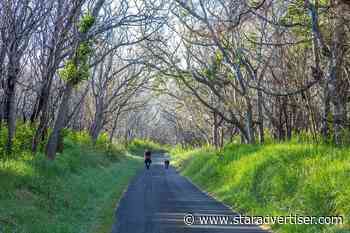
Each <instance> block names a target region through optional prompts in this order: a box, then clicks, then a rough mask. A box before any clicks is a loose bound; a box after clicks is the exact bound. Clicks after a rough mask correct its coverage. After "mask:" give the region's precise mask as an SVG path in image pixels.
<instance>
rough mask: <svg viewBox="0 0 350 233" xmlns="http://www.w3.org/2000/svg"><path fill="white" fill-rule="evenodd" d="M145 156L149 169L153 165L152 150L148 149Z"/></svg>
mask: <svg viewBox="0 0 350 233" xmlns="http://www.w3.org/2000/svg"><path fill="white" fill-rule="evenodd" d="M144 157H145V166H146V168H147V169H149V167H150V166H151V163H152V159H151V151H150V150H146V151H145V153H144Z"/></svg>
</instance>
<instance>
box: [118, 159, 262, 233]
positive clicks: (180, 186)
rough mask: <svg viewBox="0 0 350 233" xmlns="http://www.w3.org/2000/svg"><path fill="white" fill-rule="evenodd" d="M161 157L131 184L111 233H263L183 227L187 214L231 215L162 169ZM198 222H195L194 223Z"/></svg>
mask: <svg viewBox="0 0 350 233" xmlns="http://www.w3.org/2000/svg"><path fill="white" fill-rule="evenodd" d="M163 161H164V155H161V154H159V155H153V156H152V162H153V163H152V165H151V168H150V169H149V170H146V169H144V170H143V171H142V172H140V174H139V175H138V176H137V177H136V178H135V179H134V180H133V181H132V182H131V184H130V185H129V188H128V190H127V191H126V192H125V194H124V196H123V198H122V199H121V201H120V203H119V207H118V208H117V210H116V221H115V224H114V225H113V229H112V233H180V232H181V233H219V232H220V233H263V232H266V231H263V230H261V229H260V228H259V227H258V226H254V225H200V224H193V225H186V224H185V223H184V216H185V215H186V214H187V213H192V214H194V215H195V216H196V215H197V214H210V215H234V213H233V212H232V211H231V210H230V209H229V208H228V207H226V206H225V205H223V204H222V203H220V202H218V201H216V200H214V199H213V198H211V197H210V196H208V195H206V194H205V193H203V192H201V191H200V190H199V189H198V188H196V187H195V186H194V185H193V184H192V183H191V182H189V181H188V180H187V179H186V178H184V177H182V176H181V175H179V174H178V173H177V172H176V171H175V169H173V168H171V167H170V168H169V169H168V170H166V169H165V168H164V166H163ZM196 221H199V220H196Z"/></svg>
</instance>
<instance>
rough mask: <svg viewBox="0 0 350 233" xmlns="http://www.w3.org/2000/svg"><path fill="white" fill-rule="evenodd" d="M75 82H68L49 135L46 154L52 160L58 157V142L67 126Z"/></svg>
mask: <svg viewBox="0 0 350 233" xmlns="http://www.w3.org/2000/svg"><path fill="white" fill-rule="evenodd" d="M73 87H74V86H73V84H72V83H70V82H68V83H67V84H66V88H65V90H64V93H63V98H62V102H61V104H60V109H59V111H58V114H57V117H56V121H55V125H54V128H53V130H52V133H51V134H50V136H49V140H48V142H47V145H46V156H47V158H48V159H50V160H54V159H55V157H56V152H57V149H58V146H59V145H58V144H59V142H60V137H61V131H62V129H63V128H64V127H65V124H66V122H67V121H66V118H67V115H68V110H69V99H70V96H71V95H72V91H73Z"/></svg>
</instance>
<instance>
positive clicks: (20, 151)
mask: <svg viewBox="0 0 350 233" xmlns="http://www.w3.org/2000/svg"><path fill="white" fill-rule="evenodd" d="M19 127H20V128H18V129H17V132H18V133H17V134H16V138H15V142H16V143H15V147H14V153H13V154H12V155H8V156H6V157H2V158H1V160H0V187H1V188H0V232H1V233H3V232H6V233H7V232H9V233H13V232H16V233H49V232H50V233H79V232H84V233H85V232H91V233H107V232H109V231H110V229H111V224H112V223H113V221H114V214H113V213H114V209H115V206H116V203H117V201H118V199H119V198H120V196H121V195H122V192H123V191H124V190H125V188H126V187H127V184H128V183H129V181H130V179H131V178H132V177H133V176H134V175H135V174H136V172H137V171H138V170H139V169H140V168H141V167H142V161H141V159H140V158H139V157H136V156H133V155H131V154H130V153H128V152H127V151H126V150H125V149H123V148H122V147H121V146H118V145H114V144H108V143H107V141H108V140H106V138H104V137H103V135H102V137H100V138H99V140H98V142H97V145H96V146H93V145H92V143H91V140H90V137H89V136H88V134H87V133H86V132H72V131H69V130H67V131H66V132H65V137H64V150H63V152H62V153H60V154H58V155H57V158H56V159H55V160H54V161H49V160H47V159H46V157H45V156H44V154H43V153H38V154H36V155H33V154H31V152H30V138H31V136H32V133H33V131H32V130H27V131H25V130H22V127H26V128H29V129H30V127H29V126H26V125H23V126H19ZM5 133H6V130H4V131H2V132H1V133H0V145H1V148H2V147H3V144H2V141H1V138H3V137H4V134H5ZM23 135H25V136H23ZM19 136H20V137H19ZM28 138H29V140H28Z"/></svg>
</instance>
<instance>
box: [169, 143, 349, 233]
mask: <svg viewBox="0 0 350 233" xmlns="http://www.w3.org/2000/svg"><path fill="white" fill-rule="evenodd" d="M171 154H172V156H173V159H174V160H175V161H174V163H175V165H176V166H177V167H178V168H179V169H180V170H181V171H182V173H183V174H184V175H185V176H188V177H190V178H191V179H192V181H193V182H194V183H196V184H198V185H199V186H200V187H201V188H203V189H204V190H206V191H208V192H209V193H211V194H213V195H214V196H216V197H217V198H218V199H220V200H222V201H223V202H225V203H227V204H229V205H230V206H231V207H232V208H233V209H234V210H236V211H239V212H241V213H247V214H250V215H255V216H261V215H270V216H276V215H277V216H279V215H282V216H288V215H289V214H298V215H304V216H335V215H341V216H343V217H344V220H345V221H346V224H345V225H342V226H334V225H332V226H326V225H275V226H272V228H273V229H274V230H275V231H276V232H283V233H319V232H324V233H325V232H329V233H331V232H334V233H335V232H337V233H340V232H342V233H344V232H350V227H349V220H350V149H349V148H335V147H332V146H329V145H328V146H327V145H315V144H298V143H296V142H291V143H283V144H270V145H264V146H261V145H237V144H229V145H227V146H226V147H225V148H224V149H223V150H222V151H216V150H215V149H213V148H210V147H207V148H200V149H195V150H190V151H182V150H181V149H179V148H177V149H176V150H173V151H172V152H171Z"/></svg>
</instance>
